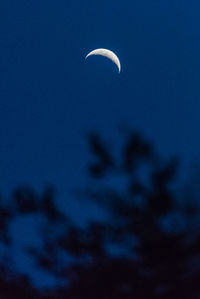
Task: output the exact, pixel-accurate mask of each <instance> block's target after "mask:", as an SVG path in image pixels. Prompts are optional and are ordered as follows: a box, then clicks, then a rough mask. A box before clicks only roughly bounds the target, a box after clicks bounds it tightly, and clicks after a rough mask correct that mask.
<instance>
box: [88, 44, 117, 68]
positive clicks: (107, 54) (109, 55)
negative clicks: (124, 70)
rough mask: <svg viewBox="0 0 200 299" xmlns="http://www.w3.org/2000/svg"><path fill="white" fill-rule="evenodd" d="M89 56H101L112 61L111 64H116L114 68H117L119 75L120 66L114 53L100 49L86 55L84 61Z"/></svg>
mask: <svg viewBox="0 0 200 299" xmlns="http://www.w3.org/2000/svg"><path fill="white" fill-rule="evenodd" d="M91 55H101V56H105V57H107V58H108V59H110V60H112V62H114V63H115V64H116V66H117V67H118V70H119V73H120V71H121V64H120V61H119V58H118V57H117V55H116V54H115V53H114V52H112V51H110V50H107V49H102V48H100V49H96V50H93V51H91V52H90V53H88V54H87V56H86V57H85V59H86V58H88V57H89V56H91Z"/></svg>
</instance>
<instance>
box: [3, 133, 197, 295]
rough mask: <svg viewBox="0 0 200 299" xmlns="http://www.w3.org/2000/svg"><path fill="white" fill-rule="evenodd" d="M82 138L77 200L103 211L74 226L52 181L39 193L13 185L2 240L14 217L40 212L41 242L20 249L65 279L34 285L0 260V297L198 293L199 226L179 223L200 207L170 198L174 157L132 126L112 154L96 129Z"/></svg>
mask: <svg viewBox="0 0 200 299" xmlns="http://www.w3.org/2000/svg"><path fill="white" fill-rule="evenodd" d="M88 140H89V145H90V150H91V152H92V153H93V155H94V158H95V161H94V162H93V163H92V164H91V165H89V166H88V173H89V175H90V177H91V179H92V181H90V182H91V185H89V186H88V187H87V188H85V189H84V190H79V192H78V194H79V197H80V198H79V200H81V201H82V204H85V205H87V206H88V209H90V203H91V202H92V203H93V204H94V202H95V203H96V204H97V205H98V206H99V209H101V210H102V209H103V211H105V219H104V220H102V221H95V220H93V221H92V222H90V223H88V225H87V227H82V228H80V227H77V226H76V225H75V224H74V223H72V222H71V221H70V220H69V218H68V217H67V215H65V214H64V213H62V212H61V211H60V210H59V209H58V208H57V206H56V203H55V194H54V189H53V188H52V187H48V188H47V189H46V190H45V191H44V193H43V194H42V195H38V194H36V193H35V192H34V191H33V190H32V189H31V188H27V187H26V188H25V187H24V188H19V189H18V190H16V191H15V192H14V193H13V198H12V201H11V203H10V204H8V205H7V206H5V205H3V203H2V204H1V205H0V211H1V214H2V217H1V223H0V236H1V242H4V243H5V244H6V246H9V244H10V243H9V242H11V236H9V233H8V232H9V230H8V225H9V223H10V222H11V221H12V219H13V218H14V217H16V216H18V215H40V216H41V217H42V225H41V227H40V235H41V238H42V241H43V242H42V246H39V247H38V246H35V247H34V246H32V247H29V248H26V250H27V252H28V253H29V254H30V255H31V256H32V257H34V259H35V262H36V264H37V265H38V267H39V268H41V269H44V270H45V271H48V272H49V273H52V274H53V275H54V276H55V277H57V279H60V280H61V281H62V282H63V283H64V286H63V287H58V288H57V289H55V290H54V291H52V290H49V292H48V291H47V292H45V293H44V292H41V291H40V292H39V290H36V289H34V287H33V286H32V285H31V283H30V281H28V279H27V278H23V277H20V276H19V275H18V276H17V274H16V273H14V274H15V275H14V278H13V273H12V275H11V273H10V272H9V270H8V267H7V268H6V265H4V266H3V263H2V271H1V273H0V293H1V294H3V295H2V296H1V298H8V299H9V298H18V297H19V298H60V299H62V298H68V299H70V298H73V299H75V298H83V299H86V298H87V299H90V298H97V299H100V298H102V299H103V298H116V299H118V298H123V299H129V298H136V299H137V298H138V299H139V298H140V299H141V298H145V299H146V298H163V299H166V298H172V299H173V298H189V297H191V298H194V299H198V298H200V287H199V281H200V230H199V227H198V226H194V225H193V226H187V225H184V224H188V221H190V219H191V221H192V218H193V215H194V213H196V211H199V209H196V210H195V204H194V203H193V206H192V209H191V206H189V205H188V204H184V205H183V204H180V201H179V202H178V200H177V191H176V189H175V183H176V181H175V179H176V176H177V172H178V167H179V163H178V160H177V159H176V158H172V159H168V160H164V159H161V158H160V156H159V155H158V153H157V152H156V151H155V149H154V148H153V146H151V144H150V143H149V142H148V141H147V140H145V139H144V138H143V137H142V136H141V135H140V134H137V133H135V132H129V134H128V135H127V136H125V141H124V142H123V144H122V146H121V148H120V150H119V155H118V157H117V158H116V157H115V155H114V153H113V152H112V149H110V148H109V147H107V146H106V143H105V142H103V139H102V137H101V136H99V135H98V134H94V133H91V134H89V135H88ZM185 194H186V192H184V194H182V197H184V196H185ZM189 196H190V193H189V194H187V197H188V201H187V203H188V202H189V203H190V198H189ZM180 197H181V196H180V194H179V199H180ZM5 273H6V274H7V275H5ZM6 277H9V283H8V279H7V278H6ZM11 278H12V279H11ZM8 284H9V285H10V286H13V290H15V291H14V293H15V294H14V293H13V292H10V293H9V292H8V291H9V290H11V288H8ZM6 292H7V293H6ZM4 293H5V295H4ZM31 296H32V297H31Z"/></svg>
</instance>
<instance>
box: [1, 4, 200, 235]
mask: <svg viewBox="0 0 200 299" xmlns="http://www.w3.org/2000/svg"><path fill="white" fill-rule="evenodd" d="M199 28H200V2H199V1H194V0H191V1H186V0H182V1H178V0H168V1H159V0H151V1H149V0H134V1H130V0H129V1H118V2H116V1H113V0H103V1H99V2H98V1H92V0H86V1H74V0H65V1H63V0H60V1H52V0H48V1H45V0H44V1H39V0H29V1H27V0H26V1H25V0H19V1H13V0H7V1H1V2H0V190H1V192H2V193H3V194H4V195H5V196H9V195H10V194H11V192H12V191H13V189H14V188H15V187H17V186H20V185H24V184H26V185H27V184H28V185H30V186H32V187H34V188H35V189H37V190H39V191H41V190H43V188H44V187H45V186H46V184H48V183H52V184H53V185H55V187H56V189H57V190H58V195H57V199H58V201H59V204H60V205H61V206H62V207H64V208H66V209H69V207H70V209H71V211H72V214H73V213H74V214H75V215H77V213H79V214H81V213H83V212H82V211H81V212H80V211H78V208H77V206H76V204H75V203H74V201H72V200H71V199H72V197H73V196H72V191H73V190H74V188H76V187H77V186H80V185H84V183H85V182H86V180H87V179H86V175H85V174H86V171H85V166H86V164H87V162H88V161H89V158H90V155H89V153H88V147H87V142H86V140H85V139H84V136H85V133H86V132H88V131H91V130H98V131H99V132H101V133H102V135H103V136H105V137H106V138H107V139H108V141H109V142H110V144H112V143H113V142H115V141H116V139H117V138H118V137H117V136H119V130H118V128H119V127H120V126H123V125H127V126H130V127H131V128H133V129H136V130H139V131H140V132H142V133H143V134H145V136H147V137H148V138H149V140H150V141H152V142H154V143H155V145H156V147H157V149H158V151H159V152H160V153H161V154H162V155H166V156H168V155H171V154H177V155H178V156H179V157H180V158H181V159H182V161H183V163H185V165H186V169H188V172H189V171H190V163H191V162H192V161H193V160H197V159H198V158H199V152H200V139H199V134H200V133H199V128H200V117H199V111H200V29H199ZM95 48H108V49H110V50H113V51H114V52H115V53H116V54H117V55H118V57H119V59H120V61H121V67H122V70H121V73H120V75H119V74H118V71H117V68H116V66H115V65H114V64H113V63H112V62H111V61H109V60H107V59H106V58H103V57H97V56H96V57H90V58H88V59H87V60H85V56H86V54H87V53H88V52H90V51H91V50H93V49H95ZM82 216H85V215H82ZM21 226H22V227H23V225H21ZM24 234H25V235H26V232H25V231H24ZM27 235H28V233H27ZM16 239H17V238H16Z"/></svg>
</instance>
